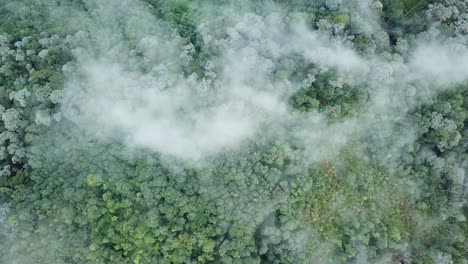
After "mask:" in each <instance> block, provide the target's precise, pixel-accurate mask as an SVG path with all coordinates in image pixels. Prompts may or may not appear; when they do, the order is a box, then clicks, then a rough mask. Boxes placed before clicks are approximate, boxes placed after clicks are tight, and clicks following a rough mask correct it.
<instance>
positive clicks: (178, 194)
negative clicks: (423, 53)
mask: <svg viewBox="0 0 468 264" xmlns="http://www.w3.org/2000/svg"><path fill="white" fill-rule="evenodd" d="M95 2H97V3H99V4H94V3H93V1H86V0H66V1H26V0H24V1H8V3H3V2H2V3H0V115H1V124H0V143H1V144H0V145H1V147H0V162H1V164H0V165H1V166H0V262H2V263H424V264H426V263H444V264H445V263H468V240H466V236H467V235H468V225H467V222H466V214H467V213H468V205H467V204H466V198H467V192H466V186H467V180H466V178H465V170H466V168H467V166H468V163H467V161H468V159H467V158H468V153H467V147H468V129H467V116H468V82H467V80H468V78H467V77H468V74H466V71H464V70H463V69H462V70H460V71H459V73H460V74H458V75H449V76H448V77H447V78H451V79H452V80H453V82H452V81H450V80H449V81H447V82H444V83H440V84H438V83H437V81H431V80H427V83H426V82H425V80H420V79H417V78H415V79H411V80H409V81H406V80H404V81H401V82H400V80H398V77H394V76H392V75H390V77H388V78H387V77H385V78H382V79H378V78H376V79H375V80H373V79H372V78H369V77H366V79H365V80H350V79H349V78H350V77H349V76H350V75H347V74H346V73H343V72H342V71H341V70H340V65H341V64H339V63H337V65H333V64H332V65H325V66H323V65H321V64H323V63H322V62H321V60H320V57H319V59H317V60H314V58H315V57H313V58H312V60H310V59H308V58H304V57H303V56H301V54H300V52H297V51H294V52H291V53H287V52H283V53H281V52H278V54H279V55H278V54H274V51H275V50H276V48H275V47H274V46H268V47H263V46H262V45H263V44H266V43H268V42H266V41H265V42H262V40H263V39H264V38H265V36H267V37H271V39H275V40H277V38H276V36H271V35H274V34H276V33H275V32H272V33H271V35H268V34H269V32H262V29H261V28H260V25H264V24H267V23H269V21H270V20H271V21H276V20H275V19H276V18H275V17H274V16H271V17H270V16H269V15H270V14H271V13H275V12H284V13H285V14H286V15H284V18H283V17H282V18H281V19H283V20H281V23H280V24H281V25H283V24H284V25H287V26H284V29H283V28H280V29H278V31H281V30H284V31H285V32H289V31H293V30H294V29H293V28H292V26H291V28H288V25H290V24H288V23H293V22H294V21H301V22H302V23H304V24H305V25H306V28H307V30H309V31H312V32H320V34H327V36H330V37H331V38H332V39H333V40H336V41H338V42H340V43H345V44H344V45H345V47H348V48H350V49H351V50H353V51H355V52H356V54H359V56H360V57H361V58H365V59H368V60H369V61H385V63H381V64H377V65H381V66H382V67H383V66H385V65H389V64H390V63H387V61H389V62H390V61H391V62H394V61H396V62H398V63H402V65H403V63H407V62H409V61H410V60H411V58H412V57H411V56H412V52H413V51H414V50H416V49H417V47H418V45H421V44H422V45H423V44H425V42H429V41H431V40H437V41H440V42H442V41H452V42H454V43H456V44H457V45H459V46H461V47H462V48H466V46H467V45H468V38H467V36H468V35H467V34H468V13H467V8H468V2H467V1H464V0H426V1H424V0H423V1H412V0H381V1H368V2H369V3H368V4H369V6H368V8H369V10H367V11H366V12H364V11H362V10H364V9H363V7H362V6H360V5H359V3H361V2H365V1H349V3H348V2H347V1H341V0H326V1H286V0H284V1H273V2H266V1H258V3H257V2H246V1H245V2H244V1H233V2H230V1H193V2H192V1H164V0H145V1H142V2H138V1H122V2H135V3H137V2H138V5H139V6H140V7H141V8H142V10H145V12H146V13H145V14H150V16H151V17H152V18H153V19H155V21H157V22H158V23H159V24H158V25H157V27H159V28H163V29H161V31H163V33H161V34H162V35H164V36H166V37H167V38H168V39H175V40H174V42H173V43H174V46H171V45H172V42H171V43H170V44H167V45H166V44H165V42H162V41H160V42H158V44H157V45H160V46H158V47H161V49H162V51H158V52H160V53H161V54H159V53H158V54H157V56H156V57H157V59H158V60H160V61H164V63H166V61H167V63H166V64H165V66H164V67H160V68H156V67H154V65H155V64H156V62H154V61H152V60H151V58H150V56H149V55H148V52H147V51H145V50H144V48H142V44H141V43H140V42H139V40H141V39H144V38H142V37H140V36H139V35H140V34H145V32H147V31H149V32H150V31H151V30H153V29H152V28H151V25H148V27H147V28H145V27H146V25H145V23H143V24H139V23H140V22H139V21H137V20H135V21H133V20H130V21H127V20H124V19H126V18H125V17H127V16H130V17H131V16H136V15H137V13H132V11H131V10H126V9H114V8H115V7H112V8H109V11H108V12H109V13H110V15H112V16H113V17H112V19H109V20H105V19H104V18H103V17H102V16H103V14H107V13H106V12H107V11H105V10H104V11H103V10H102V6H100V4H102V5H119V4H118V3H117V2H119V1H95ZM208 2H210V3H208ZM115 10H117V11H118V12H115ZM227 10H231V11H227ZM232 10H235V12H234V11H232ZM224 11H226V12H224ZM361 11H362V12H361ZM125 12H128V13H125ZM135 12H136V11H135ZM369 13H370V14H369ZM245 14H247V15H246V16H244V15H245ZM252 14H255V15H252ZM244 17H247V18H246V21H247V22H252V21H253V22H255V23H253V22H252V23H250V24H249V23H245V21H244V20H242V19H244ZM367 18H368V19H370V20H369V21H373V23H372V22H369V21H366V20H365V19H367ZM101 19H102V21H101ZM141 19H142V20H144V19H145V17H143V18H141ZM269 19H270V20H269ZM96 20H98V21H99V23H101V22H102V25H104V26H108V28H109V30H108V31H109V32H110V33H109V32H108V31H106V30H104V29H103V30H102V31H97V30H95V28H93V27H94V26H93V25H95V24H93V23H97V22H95V21H96ZM239 20H240V21H241V22H239V23H238V21H239ZM64 21H66V22H64ZM109 21H110V22H109ZM284 21H285V22H284ZM236 23H238V24H236ZM272 23H273V24H274V23H277V22H272ZM274 25H276V24H274ZM241 26H243V27H245V28H241ZM255 27H259V28H260V30H258V32H257V31H255ZM226 28H227V29H228V30H226ZM236 30H237V31H236ZM249 30H251V31H249ZM272 31H273V30H272ZM93 32H94V33H93ZM96 32H98V33H99V34H103V35H104V36H105V38H107V39H109V42H112V41H116V43H117V44H116V45H115V50H113V51H112V56H114V57H112V60H114V59H115V61H119V62H125V63H126V62H127V61H132V63H133V62H134V64H132V65H133V66H135V65H136V66H135V67H134V68H131V67H128V69H127V68H125V67H122V68H125V69H124V70H123V71H124V72H125V71H132V72H137V74H136V76H137V77H134V76H133V75H130V77H129V78H130V79H131V78H140V77H141V76H146V75H147V74H152V75H151V76H154V78H155V80H156V82H158V83H163V82H165V83H167V86H168V87H170V86H171V85H176V84H178V83H180V82H179V81H174V79H171V78H182V79H184V80H185V79H187V80H188V81H187V82H188V83H189V85H187V87H192V86H196V85H191V83H190V82H194V83H196V84H197V85H199V86H197V89H200V90H201V88H203V87H205V86H203V87H202V84H203V85H206V87H211V86H214V87H217V86H216V85H220V86H223V82H230V81H231V80H229V78H221V77H219V76H226V73H223V72H222V71H223V70H219V69H220V67H221V66H222V62H224V61H222V62H221V63H220V62H219V61H216V60H215V59H214V58H217V57H220V56H222V54H224V53H228V51H231V50H234V51H239V50H240V51H244V50H243V49H241V48H239V46H242V45H251V46H249V48H251V47H253V48H252V49H256V50H258V52H257V53H255V54H254V55H255V56H257V55H258V54H261V56H264V57H262V58H266V59H265V60H264V61H265V63H264V64H262V65H254V66H253V67H252V68H253V69H259V72H260V73H259V74H253V76H248V77H245V78H244V77H242V78H243V79H242V83H243V84H247V85H249V84H251V83H252V85H254V86H255V87H257V86H258V87H265V89H266V91H270V90H268V89H270V88H271V87H273V88H271V89H272V90H273V89H276V88H277V87H283V86H284V87H287V89H288V93H285V94H286V95H287V98H284V99H285V101H286V104H287V107H288V109H287V112H288V113H290V115H288V117H287V118H283V119H284V120H281V121H280V120H279V119H280V118H282V117H283V115H280V117H278V118H277V117H275V118H272V119H273V120H268V122H269V123H268V124H269V125H266V126H265V127H262V128H264V129H260V131H259V132H258V133H256V134H255V135H254V136H252V137H250V138H248V139H246V140H244V141H242V143H239V145H238V146H237V147H231V146H227V147H223V148H222V149H221V150H220V151H214V152H212V153H208V154H206V155H202V156H201V157H200V156H197V157H196V158H195V160H196V161H195V162H194V161H193V160H189V161H187V160H186V159H185V156H183V157H182V158H180V157H178V153H179V152H178V151H174V152H173V151H167V150H165V149H164V150H161V147H160V145H156V149H155V148H154V147H152V146H150V147H146V146H141V144H139V145H138V144H137V146H133V145H132V144H131V142H130V143H129V141H128V140H126V137H125V133H127V131H126V130H125V129H127V127H125V129H122V130H119V129H120V128H119V126H118V125H115V126H114V125H110V126H109V127H110V128H109V129H108V130H116V131H117V132H115V134H116V135H114V134H113V135H112V136H111V137H104V138H103V137H101V136H94V135H91V134H92V133H91V134H90V133H89V130H88V128H85V127H83V125H82V124H88V123H86V122H88V121H89V120H88V119H93V118H94V115H96V113H97V112H91V114H89V117H88V116H87V115H83V116H84V117H83V119H80V118H81V117H82V116H80V114H81V113H84V112H86V111H88V109H87V108H85V107H83V105H85V106H86V104H81V105H80V104H78V103H76V105H74V103H75V101H74V100H75V97H73V96H74V95H71V94H73V93H75V92H76V91H77V90H76V89H80V88H76V87H88V86H87V83H86V81H82V83H80V81H81V80H82V79H84V77H83V76H85V75H86V69H89V68H90V67H88V66H84V67H82V68H80V61H81V60H82V58H88V57H92V56H88V57H86V56H84V55H81V54H83V50H91V51H90V54H94V55H95V57H105V55H102V54H105V52H107V50H105V47H107V46H100V45H104V44H102V43H100V41H102V39H98V37H99V34H95V33H96ZM141 32H142V33H141ZM263 34H265V35H263ZM120 39H121V41H120ZM147 41H150V40H147ZM236 41H237V42H236ZM292 42H294V39H286V40H285V41H282V40H278V41H277V43H279V44H278V47H283V46H281V45H285V46H288V45H293V44H290V43H292ZM246 43H247V44H246ZM251 43H253V44H251ZM288 43H289V44H288ZM333 43H334V42H333ZM106 45H108V43H107V44H106ZM112 45H113V44H112ZM148 45H150V44H148ZM151 45H152V44H151ZM305 45H308V44H307V43H306V44H305ZM103 47H104V48H103ZM179 47H183V49H184V50H178V49H179ZM298 49H299V48H298ZM226 50H228V51H226ZM248 51H250V50H248ZM263 51H264V53H262V52H263ZM106 54H107V53H106ZM109 54H111V53H110V52H109ZM128 54H130V55H128ZM174 54H176V56H175V57H176V58H177V60H175V59H173V58H174V57H173V55H174ZM179 54H183V55H184V56H185V57H184V56H182V55H180V56H179ZM239 54H240V55H239ZM247 54H250V53H247ZM244 55H245V54H244ZM237 56H238V57H239V59H241V57H242V56H243V55H242V53H236V55H235V56H234V58H236V57H237ZM460 56H462V55H460ZM109 57H110V56H109ZM187 58H189V59H187ZM229 58H230V57H229ZM465 58H466V57H465ZM88 59H89V58H88ZM109 60H110V59H109ZM396 62H395V63H396ZM158 63H159V61H158ZM241 64H242V63H241ZM84 65H89V64H84ZM161 65H162V64H161ZM265 65H266V66H265ZM270 65H273V66H270ZM464 65H465V68H466V66H467V64H464ZM166 66H167V67H166ZM245 67H247V66H245ZM83 68H84V70H83ZM135 68H136V69H135ZM155 68H156V69H155ZM270 68H272V69H273V70H270ZM92 69H94V68H92V67H91V70H92ZM265 69H266V70H265ZM224 70H226V69H224ZM228 70H232V71H235V70H236V68H235V67H232V68H228ZM373 70H376V72H378V70H379V69H373ZM385 70H386V69H382V72H384V71H385ZM262 71H265V72H267V73H266V74H264V75H265V76H268V79H267V80H265V77H263V75H262V74H263V72H262ZM396 71H397V70H395V72H396ZM172 73H174V74H172ZM223 74H224V75H223ZM372 74H373V73H372ZM384 74H385V73H384ZM463 74H464V75H463ZM260 75H261V76H262V77H258V76H260ZM459 75H463V77H462V78H458V76H459ZM167 76H168V77H167ZM228 76H235V77H238V75H228ZM239 76H240V75H239ZM114 77H115V76H114ZM114 77H112V78H114ZM218 77H219V78H218ZM112 78H109V79H106V80H111V79H112ZM217 78H218V79H217ZM260 78H264V79H260ZM356 79H359V78H356ZM388 79H392V81H391V82H389V84H388V88H387V87H385V85H387V84H385V81H386V80H388ZM393 79H396V80H393ZM455 79H456V80H455ZM76 80H78V81H76ZM118 80H120V79H118ZM150 80H152V79H150ZM175 80H178V79H175ZM146 81H148V80H146V79H145V82H146ZM404 82H405V83H404ZM76 83H79V84H76ZM216 83H218V84H216ZM428 83H430V84H428ZM431 83H437V84H436V86H437V87H436V88H432V86H431V85H432V84H431ZM270 84H271V85H270ZM80 85H81V86H80ZM112 85H115V86H116V87H117V86H118V84H115V83H113V84H112ZM270 86H271V87H270ZM182 87H185V86H182ZM200 87H201V88H200ZM382 87H384V88H382ZM91 89H92V88H89V89H88V88H84V89H83V91H84V92H83V94H80V95H79V96H84V97H83V98H85V99H86V98H87V97H86V95H87V93H88V92H89V90H91ZM164 89H169V88H165V87H163V88H162V90H164ZM262 89H263V88H262ZM80 91H81V90H80ZM103 91H104V92H103V93H105V92H106V91H105V90H103ZM110 91H112V89H111V90H110ZM134 91H135V92H138V91H140V90H138V89H136V90H134ZM116 93H117V92H116ZM386 94H390V95H389V97H388V98H389V100H388V102H387V101H385V100H382V102H383V101H385V102H386V103H379V100H378V99H379V98H383V96H384V95H386ZM88 95H89V94H88ZM99 95H100V94H99ZM225 95H226V94H221V93H220V94H217V95H216V96H214V97H208V100H207V101H209V102H208V103H205V102H204V101H203V102H202V103H199V104H197V105H195V106H193V108H188V109H189V110H187V109H177V111H176V112H177V113H178V114H179V113H185V112H184V111H190V110H191V109H195V110H196V111H208V112H209V111H212V109H216V108H214V107H213V104H211V101H210V100H213V98H215V99H219V98H221V99H220V100H225V99H224V97H223V96H225ZM228 95H229V94H228ZM79 96H78V97H76V98H78V99H76V100H80V98H81V97H79ZM106 96H109V97H112V96H117V95H114V94H112V93H109V94H106ZM128 96H129V97H131V98H133V95H128ZM197 98H198V97H197ZM137 99H138V98H137ZM137 99H135V100H137ZM90 100H91V99H90ZM118 100H119V98H118V97H117V99H116V101H115V104H118V102H120V101H118ZM138 100H139V99H138ZM142 101H144V100H142ZM76 102H78V101H76ZM92 102H94V101H92ZM96 102H101V101H96ZM113 102H114V101H113ZM382 104H384V105H385V110H382V109H381V108H380V106H381V105H382ZM97 107H101V106H97ZM199 109H202V110H199ZM179 110H180V111H179ZM195 110H194V111H195ZM89 111H91V110H89ZM100 111H103V112H106V111H107V109H106V106H104V105H103V106H102V109H101V110H100ZM213 111H214V110H213ZM202 113H205V112H202ZM76 116H80V117H76ZM314 116H319V117H320V118H318V119H315V118H314ZM106 118H109V120H110V119H111V118H112V117H106ZM121 118H125V117H121ZM262 118H263V117H262ZM309 118H310V120H309ZM96 119H98V120H100V122H101V121H102V120H101V119H99V118H98V117H96ZM81 120H85V121H86V122H85V121H83V122H85V123H80V122H81ZM103 120H105V119H103ZM262 120H263V119H262ZM362 120H364V121H362ZM191 121H193V120H187V122H191ZM306 121H307V122H309V121H310V122H312V123H313V124H315V123H314V122H318V123H320V125H317V127H318V129H319V130H320V129H322V130H324V131H326V132H324V134H323V135H322V134H320V135H319V136H317V137H318V140H317V141H318V142H317V141H314V140H310V141H307V140H304V137H305V136H304V134H306V135H308V134H314V133H318V132H314V130H313V128H314V125H311V126H310V127H308V126H307V127H305V126H304V122H306ZM102 122H103V125H102V126H103V127H105V126H106V123H105V122H104V121H102ZM109 122H112V121H109ZM349 123H352V124H353V125H352V126H347V125H346V126H345V125H343V124H349ZM89 124H90V127H91V129H92V128H93V127H94V126H93V123H92V122H89ZM272 124H273V125H272ZM275 124H276V125H275ZM361 125H362V127H360V126H361ZM350 127H352V129H350V130H349V134H346V136H347V138H346V140H344V142H341V141H340V135H341V134H339V133H338V132H342V131H344V132H348V131H347V130H348V128H350ZM333 128H336V129H333ZM328 129H329V130H328ZM103 131H104V132H103V133H104V134H106V133H107V130H106V129H103ZM119 131H120V132H119ZM344 132H343V133H344ZM119 133H120V134H119ZM174 133H175V132H174ZM328 133H330V134H328ZM333 133H337V134H333ZM335 135H338V136H335ZM174 137H177V135H174ZM323 139H325V141H323ZM322 141H323V142H322ZM338 141H340V142H341V143H339V144H338V143H336V142H338ZM335 143H336V144H335ZM207 152H208V151H207ZM167 153H169V155H168V154H167ZM189 159H192V157H191V156H190V157H189Z"/></svg>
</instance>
